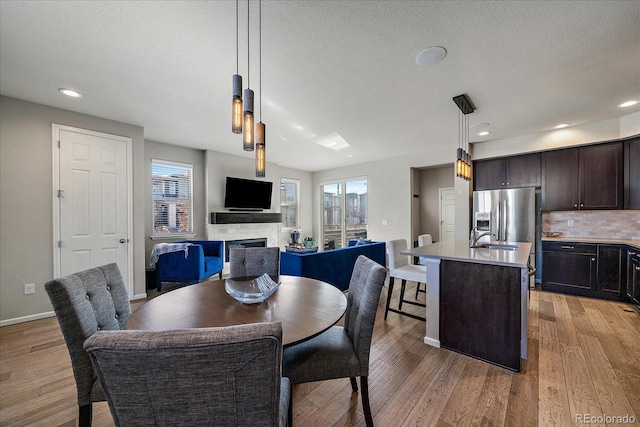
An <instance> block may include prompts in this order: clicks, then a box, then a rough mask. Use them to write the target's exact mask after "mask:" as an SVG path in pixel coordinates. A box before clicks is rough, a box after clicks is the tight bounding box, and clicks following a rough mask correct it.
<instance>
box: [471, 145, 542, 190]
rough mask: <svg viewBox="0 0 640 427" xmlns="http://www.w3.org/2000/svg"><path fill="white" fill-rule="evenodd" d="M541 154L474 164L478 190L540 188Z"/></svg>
mask: <svg viewBox="0 0 640 427" xmlns="http://www.w3.org/2000/svg"><path fill="white" fill-rule="evenodd" d="M540 173H541V167H540V153H533V154H525V155H522V156H513V157H505V158H499V159H490V160H478V161H476V162H474V168H473V177H474V181H473V182H474V188H475V189H476V190H478V191H479V190H496V189H501V188H519V187H539V186H540V184H541V180H540Z"/></svg>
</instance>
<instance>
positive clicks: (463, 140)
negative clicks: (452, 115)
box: [453, 94, 475, 181]
mask: <svg viewBox="0 0 640 427" xmlns="http://www.w3.org/2000/svg"><path fill="white" fill-rule="evenodd" d="M453 102H455V103H456V105H457V106H458V108H459V109H460V113H459V114H458V150H457V152H456V176H457V177H458V178H462V179H464V180H465V181H470V180H471V175H472V170H471V155H470V154H469V153H468V152H467V150H468V149H469V117H468V115H469V114H471V113H473V112H474V111H475V107H474V106H473V103H472V102H471V100H470V99H469V97H467V95H464V94H462V95H458V96H455V97H453Z"/></svg>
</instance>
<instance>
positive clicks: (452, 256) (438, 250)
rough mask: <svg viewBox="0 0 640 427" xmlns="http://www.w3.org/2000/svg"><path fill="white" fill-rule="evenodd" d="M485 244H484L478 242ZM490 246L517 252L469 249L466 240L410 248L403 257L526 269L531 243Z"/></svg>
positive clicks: (494, 242) (493, 242) (499, 242)
mask: <svg viewBox="0 0 640 427" xmlns="http://www.w3.org/2000/svg"><path fill="white" fill-rule="evenodd" d="M480 243H486V242H480ZM490 243H491V244H509V245H515V246H518V250H505V249H486V248H470V247H469V241H468V240H445V241H442V242H437V243H434V244H432V245H425V246H421V247H417V248H411V249H409V250H407V251H406V252H402V254H403V255H411V256H417V257H423V258H433V259H446V260H451V261H461V262H474V263H481V264H493V265H504V266H508V267H521V268H526V267H527V264H528V262H529V253H530V252H531V243H523V242H502V241H491V242H490Z"/></svg>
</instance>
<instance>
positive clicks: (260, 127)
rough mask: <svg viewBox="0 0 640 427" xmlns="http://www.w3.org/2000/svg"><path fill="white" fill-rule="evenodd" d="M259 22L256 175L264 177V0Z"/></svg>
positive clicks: (265, 161)
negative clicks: (258, 120) (258, 119)
mask: <svg viewBox="0 0 640 427" xmlns="http://www.w3.org/2000/svg"><path fill="white" fill-rule="evenodd" d="M258 10H259V14H258V16H259V21H260V22H259V24H258V36H259V37H258V41H259V46H258V49H259V52H260V54H259V58H260V65H259V67H258V70H259V71H260V89H259V90H260V122H259V123H258V124H257V125H256V177H264V176H265V174H266V168H267V159H266V154H267V153H266V146H265V143H266V134H265V132H266V126H265V125H264V123H262V0H260V3H259V9H258Z"/></svg>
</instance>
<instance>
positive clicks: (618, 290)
mask: <svg viewBox="0 0 640 427" xmlns="http://www.w3.org/2000/svg"><path fill="white" fill-rule="evenodd" d="M626 270H627V250H626V247H625V246H621V245H598V279H597V288H598V289H597V290H598V296H600V297H602V298H606V299H616V300H624V298H625V291H626V282H627V278H626V274H625V272H626Z"/></svg>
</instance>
